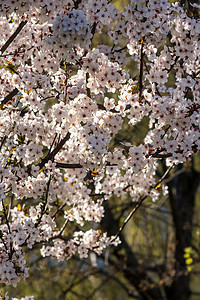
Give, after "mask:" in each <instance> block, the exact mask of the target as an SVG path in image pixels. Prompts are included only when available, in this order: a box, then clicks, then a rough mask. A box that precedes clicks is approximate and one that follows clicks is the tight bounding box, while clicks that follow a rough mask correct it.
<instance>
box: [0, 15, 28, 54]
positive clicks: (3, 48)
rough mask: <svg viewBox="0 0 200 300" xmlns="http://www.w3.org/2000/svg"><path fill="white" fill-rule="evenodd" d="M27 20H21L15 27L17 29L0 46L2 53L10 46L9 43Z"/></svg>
mask: <svg viewBox="0 0 200 300" xmlns="http://www.w3.org/2000/svg"><path fill="white" fill-rule="evenodd" d="M27 22H28V21H27V20H26V21H22V22H21V23H20V24H19V26H18V27H17V29H16V30H15V32H14V33H13V34H12V35H11V36H10V37H9V39H8V40H7V42H6V43H5V44H4V45H3V46H2V47H1V49H0V51H1V53H2V54H3V53H4V52H5V51H6V49H7V48H8V47H9V46H10V44H11V43H12V42H13V41H14V39H15V38H16V36H17V35H18V34H19V33H20V31H21V30H22V29H23V27H24V26H25V25H26V23H27Z"/></svg>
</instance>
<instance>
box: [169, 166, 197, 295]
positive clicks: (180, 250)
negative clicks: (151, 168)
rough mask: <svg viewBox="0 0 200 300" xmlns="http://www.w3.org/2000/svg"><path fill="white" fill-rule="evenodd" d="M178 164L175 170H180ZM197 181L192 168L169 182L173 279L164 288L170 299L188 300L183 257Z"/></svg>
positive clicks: (187, 285)
mask: <svg viewBox="0 0 200 300" xmlns="http://www.w3.org/2000/svg"><path fill="white" fill-rule="evenodd" d="M182 168H183V165H179V166H178V167H177V170H181V169H182ZM198 183H199V174H198V173H197V172H196V171H195V170H194V168H193V166H192V168H191V170H189V171H184V172H183V173H181V174H179V175H178V176H176V177H175V178H174V179H173V180H172V181H171V182H170V183H169V184H168V188H169V202H170V206H171V210H172V216H173V222H174V228H175V236H176V248H175V253H174V259H175V263H174V269H175V272H176V274H175V279H174V280H173V282H172V284H171V286H170V287H167V288H166V294H167V298H168V299H170V300H177V299H181V300H188V299H189V297H190V287H189V274H188V272H187V266H186V262H185V258H184V253H185V248H187V247H191V245H192V222H193V215H194V203H195V194H196V191H197V187H198Z"/></svg>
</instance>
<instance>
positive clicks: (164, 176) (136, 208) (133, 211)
mask: <svg viewBox="0 0 200 300" xmlns="http://www.w3.org/2000/svg"><path fill="white" fill-rule="evenodd" d="M172 168H173V165H172V166H170V167H169V168H168V169H167V171H166V172H165V173H164V175H163V176H162V177H161V178H160V180H159V181H158V182H157V183H156V184H155V185H153V186H152V188H154V189H155V188H156V187H158V186H159V184H160V183H161V182H162V181H163V180H164V179H165V178H166V176H167V175H168V173H169V172H170V170H171V169H172ZM147 197H148V195H145V196H143V197H142V198H141V199H140V201H139V202H138V203H137V204H136V206H135V207H134V208H133V209H132V211H131V212H130V213H129V215H128V217H127V218H126V220H125V221H124V223H123V225H122V226H121V227H120V229H119V230H118V232H117V234H116V235H115V237H114V238H113V239H112V242H113V241H115V240H116V238H117V237H118V236H119V235H120V233H121V232H122V230H123V229H124V227H125V226H126V224H127V223H128V222H129V220H130V219H131V218H132V216H133V215H134V213H135V212H136V211H137V210H138V208H139V207H140V206H141V205H142V203H143V202H144V200H145V199H146V198H147Z"/></svg>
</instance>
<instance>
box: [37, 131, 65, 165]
mask: <svg viewBox="0 0 200 300" xmlns="http://www.w3.org/2000/svg"><path fill="white" fill-rule="evenodd" d="M69 138H70V133H69V132H68V133H67V134H66V136H65V137H64V138H63V139H62V140H61V141H60V142H59V144H58V145H57V146H56V148H55V149H54V150H53V151H51V152H49V153H48V154H47V156H46V157H45V158H43V159H42V161H41V162H40V163H39V164H38V166H39V167H40V169H42V168H43V167H44V165H45V164H46V163H47V162H48V161H49V160H52V159H53V158H54V157H55V156H56V154H57V153H58V152H59V151H60V150H61V148H62V147H63V145H64V144H65V143H66V141H68V140H69Z"/></svg>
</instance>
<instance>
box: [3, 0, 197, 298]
mask: <svg viewBox="0 0 200 300" xmlns="http://www.w3.org/2000/svg"><path fill="white" fill-rule="evenodd" d="M112 2H113V3H115V5H116V7H117V8H119V9H122V7H123V6H125V5H127V4H128V2H129V1H128V0H123V1H121V0H115V1H112ZM173 2H174V1H173ZM193 2H195V3H199V1H193ZM182 4H185V6H186V8H188V2H187V1H182ZM93 44H94V46H96V45H97V44H107V45H112V43H111V41H110V39H109V38H108V36H107V33H106V28H105V30H104V32H103V34H95V37H94V40H93ZM122 46H123V45H122ZM127 68H128V69H129V70H130V74H131V76H138V70H137V64H136V63H132V62H131V63H130V64H129V65H128V66H127ZM173 80H174V76H173V73H171V75H170V85H171V84H173ZM147 131H148V118H144V119H143V120H142V121H141V122H140V123H139V124H137V125H135V126H131V125H130V124H128V120H127V119H125V120H124V124H123V128H122V130H120V131H119V132H118V134H117V135H116V137H115V139H114V140H113V141H112V143H111V145H110V147H111V149H113V147H114V146H116V145H117V146H120V142H125V141H126V142H130V143H134V144H136V145H139V144H140V143H141V142H142V141H143V138H144V137H145V135H146V133H147ZM164 168H165V166H164V163H163V162H161V164H160V167H159V170H158V174H157V175H158V177H159V175H160V174H162V173H163V170H164ZM192 172H193V173H192ZM159 173H160V174H159ZM199 173H200V154H198V155H195V156H194V157H193V159H192V161H191V162H187V163H185V164H184V165H181V166H178V167H177V169H175V170H174V171H173V172H171V173H170V176H169V178H168V183H169V189H170V188H171V190H172V193H171V194H170V193H169V195H167V196H161V197H160V199H159V201H158V202H156V203H152V201H151V199H147V200H146V201H145V202H144V203H143V205H142V207H140V209H139V210H138V211H137V213H136V214H135V215H134V217H133V218H132V219H131V220H130V222H129V223H128V225H127V226H126V228H125V230H124V231H123V236H121V239H122V245H121V246H120V247H118V249H113V248H112V249H107V250H106V251H105V253H104V254H103V255H102V256H100V257H96V255H95V254H94V253H91V254H90V256H89V258H88V259H85V260H80V259H79V258H78V257H76V256H75V257H73V258H72V259H70V260H69V261H63V262H58V261H56V260H54V259H52V258H50V257H48V258H42V257H41V256H40V250H39V246H37V247H35V248H34V249H33V250H27V253H26V260H27V262H28V265H29V267H30V270H29V278H28V279H27V280H26V281H23V282H20V283H19V284H18V285H17V287H16V288H13V287H5V286H1V290H2V291H3V292H4V293H5V292H8V295H9V296H13V297H18V298H20V297H23V296H25V295H34V297H35V300H43V299H44V300H46V299H48V300H65V299H69V300H77V299H88V300H103V299H104V300H122V299H123V300H129V299H153V300H154V299H155V300H156V299H160V300H168V299H169V300H175V299H176V300H179V299H180V300H186V299H188V300H199V299H200V286H199V281H200V214H199V211H200V186H199V187H196V186H195V193H194V209H193V217H192V222H191V224H188V226H189V227H190V229H191V233H192V238H191V241H190V245H189V247H187V248H184V247H183V249H182V250H181V251H182V252H181V254H180V255H181V257H182V258H183V260H184V262H183V264H184V268H183V269H184V275H183V274H182V273H180V274H179V273H178V272H177V269H176V257H177V256H176V251H177V235H176V234H177V228H176V226H175V223H176V222H174V219H173V208H172V205H171V201H170V197H172V196H173V195H172V194H173V191H174V190H176V189H177V186H176V185H175V184H174V185H173V182H174V180H175V179H176V178H179V177H180V182H179V185H184V182H183V181H181V180H182V179H181V176H183V175H184V174H194V175H193V176H197V174H198V176H199ZM185 176H186V175H185ZM195 178H196V177H195ZM195 178H194V177H192V179H191V181H190V184H189V185H188V186H187V190H188V192H190V189H191V191H192V189H193V187H192V185H193V184H194V181H195ZM186 179H187V177H186ZM170 184H172V185H171V187H170ZM186 185H187V184H186ZM196 185H198V183H196ZM191 197H192V196H191ZM183 198H184V196H183ZM183 200H184V199H183ZM192 201H193V200H192V199H191V202H192ZM134 205H135V203H132V202H131V199H130V197H129V196H127V195H126V196H122V197H121V198H117V197H112V198H111V199H110V200H109V204H108V203H106V205H105V210H106V214H105V218H104V220H103V222H102V227H103V228H104V229H105V230H107V231H108V232H109V233H110V234H115V233H116V232H117V229H118V228H119V226H120V224H123V221H124V220H125V218H126V216H127V215H128V213H129V212H130V211H131V209H132V208H133V207H134ZM183 205H184V201H183ZM191 205H192V204H191ZM179 217H180V216H179ZM77 230H81V228H77ZM181 270H182V269H181ZM179 279H181V280H179ZM185 279H186V281H185ZM183 285H185V286H186V290H184V288H183ZM174 289H175V290H176V289H177V291H178V292H179V289H181V291H183V292H184V293H185V296H184V295H183V294H181V293H180V294H179V296H178V297H177V293H176V292H172V291H174ZM188 290H190V293H188V294H187V292H188Z"/></svg>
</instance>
